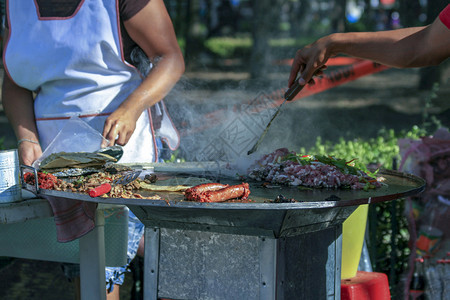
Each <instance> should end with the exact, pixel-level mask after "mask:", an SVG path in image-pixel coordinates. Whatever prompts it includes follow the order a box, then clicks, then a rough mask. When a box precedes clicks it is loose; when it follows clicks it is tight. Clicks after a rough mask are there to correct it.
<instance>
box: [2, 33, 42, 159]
mask: <svg viewBox="0 0 450 300" xmlns="http://www.w3.org/2000/svg"><path fill="white" fill-rule="evenodd" d="M5 36H8V29H5ZM4 40H6V39H4ZM2 104H3V109H4V110H5V114H6V117H7V118H8V120H9V122H10V124H11V126H12V128H13V130H14V133H15V135H16V138H17V140H21V139H28V140H32V141H36V142H37V141H39V135H38V132H37V128H36V121H35V118H34V104H33V95H32V93H31V91H29V90H27V89H24V88H21V87H19V86H18V85H16V84H15V83H14V82H13V81H12V80H11V79H10V78H9V77H8V75H7V74H4V76H3V86H2ZM18 152H19V161H20V163H22V164H25V165H29V166H30V165H31V164H32V163H33V162H34V161H35V160H36V159H38V158H39V157H40V156H41V155H42V149H41V146H40V145H38V144H34V143H31V142H28V141H25V142H23V143H21V144H20V145H19V146H18Z"/></svg>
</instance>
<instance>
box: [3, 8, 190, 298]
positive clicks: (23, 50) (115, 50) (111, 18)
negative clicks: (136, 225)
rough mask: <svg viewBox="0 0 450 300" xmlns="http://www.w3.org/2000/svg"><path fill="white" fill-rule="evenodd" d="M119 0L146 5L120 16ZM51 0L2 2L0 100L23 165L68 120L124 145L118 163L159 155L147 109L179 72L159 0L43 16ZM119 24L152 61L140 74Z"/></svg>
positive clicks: (171, 139)
mask: <svg viewBox="0 0 450 300" xmlns="http://www.w3.org/2000/svg"><path fill="white" fill-rule="evenodd" d="M126 1H128V2H129V3H131V4H130V5H135V4H136V2H142V1H144V2H148V3H146V4H145V5H144V6H143V7H142V8H140V9H139V11H137V12H136V13H135V14H134V15H133V16H132V17H130V18H129V19H127V20H121V15H120V11H119V8H120V7H123V6H124V2H126ZM52 5H53V2H51V1H48V0H21V1H7V2H6V11H7V13H6V14H7V19H6V22H7V29H6V30H5V31H6V32H5V33H6V39H5V46H4V55H3V62H4V67H5V76H4V81H3V94H2V101H3V107H4V110H5V113H6V115H7V117H8V119H9V121H10V123H11V125H12V127H13V129H14V131H15V134H16V137H17V140H18V151H19V159H20V161H21V163H23V164H26V165H31V164H32V163H33V162H34V161H35V160H36V159H38V158H39V157H40V156H41V154H42V150H43V149H45V148H46V147H47V146H48V145H49V144H50V143H51V141H52V140H53V138H54V137H55V136H56V134H57V133H58V132H59V131H60V129H61V128H62V127H63V126H64V123H65V122H66V121H67V120H68V119H69V118H70V117H72V116H78V117H80V118H82V119H83V120H84V121H86V122H87V123H88V124H89V125H90V126H91V127H93V128H95V129H96V130H98V131H99V132H100V133H102V134H103V136H104V137H105V138H106V139H108V140H109V144H110V145H113V144H119V145H124V155H123V157H122V159H121V160H120V162H153V161H157V160H158V157H157V149H156V141H155V134H154V128H153V123H152V115H151V112H150V108H151V107H152V106H154V105H155V104H157V103H158V102H160V101H161V100H162V99H163V97H164V96H165V95H167V93H168V92H169V91H170V89H171V88H172V87H173V86H174V84H175V83H176V82H177V81H178V79H179V78H180V77H181V75H182V74H183V72H184V61H183V57H182V54H181V51H180V48H179V46H178V43H177V40H176V36H175V33H174V31H173V26H172V23H171V20H170V17H169V15H168V13H167V11H166V8H165V6H164V3H163V1H162V0H151V1H149V0H120V1H119V0H116V1H113V0H66V1H65V2H64V4H60V6H61V8H63V9H66V8H69V9H70V8H71V6H72V8H71V9H70V11H69V13H66V14H65V15H63V16H61V15H47V14H46V7H52ZM121 21H122V22H121ZM121 25H122V26H121ZM121 30H126V32H127V33H128V35H129V36H130V37H131V39H133V40H134V42H136V44H137V45H138V46H139V47H140V48H142V49H143V51H144V53H145V54H146V56H147V57H149V58H150V59H151V60H152V61H154V60H157V61H158V63H157V64H156V66H155V67H154V68H153V70H152V71H151V72H150V73H149V74H148V76H146V77H145V78H144V79H142V74H141V73H140V72H139V70H138V69H137V68H135V67H134V66H133V65H131V64H130V63H129V62H127V61H125V59H124V53H123V45H122V35H121ZM34 96H35V97H34ZM158 107H163V108H164V105H162V106H158ZM157 111H160V114H161V115H162V120H163V121H162V122H160V123H161V124H162V125H161V126H162V127H161V128H160V129H159V132H160V133H161V135H162V136H161V139H164V140H165V141H166V142H167V144H168V145H169V147H170V148H173V149H175V148H176V147H177V146H178V144H179V136H178V133H177V132H176V129H175V128H174V126H173V124H172V122H171V121H170V118H168V116H167V112H166V111H165V108H164V109H163V110H161V109H160V108H159V109H158V110H157ZM139 234H140V235H142V234H141V233H138V235H139ZM135 246H136V247H137V245H135ZM135 250H136V249H135ZM135 250H134V251H135ZM113 283H114V284H115V283H116V282H113ZM119 283H120V282H119ZM114 294H117V295H118V289H116V291H115V293H114Z"/></svg>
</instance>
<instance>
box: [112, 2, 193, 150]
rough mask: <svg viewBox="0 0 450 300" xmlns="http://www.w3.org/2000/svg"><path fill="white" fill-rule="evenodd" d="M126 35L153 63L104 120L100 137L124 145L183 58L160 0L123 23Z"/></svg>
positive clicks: (181, 66)
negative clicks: (139, 81)
mask: <svg viewBox="0 0 450 300" xmlns="http://www.w3.org/2000/svg"><path fill="white" fill-rule="evenodd" d="M124 25H125V28H126V30H127V32H128V34H129V35H130V37H131V38H132V39H133V40H134V41H135V42H136V43H137V44H138V45H139V46H140V47H141V48H142V50H144V52H145V54H146V55H147V56H148V57H149V58H150V60H152V61H156V58H157V63H156V65H155V67H154V68H153V69H152V71H151V72H150V74H149V75H148V76H147V77H146V78H145V79H144V81H143V82H142V84H141V85H140V86H139V87H138V88H137V89H136V90H135V91H134V92H133V93H132V94H131V95H130V96H129V97H128V98H127V99H126V100H125V101H124V102H123V103H122V104H121V105H120V106H119V107H118V108H117V110H116V111H114V112H113V113H112V114H111V115H110V116H109V117H108V118H107V120H106V122H105V126H104V129H103V136H104V137H105V138H107V139H108V140H110V141H111V144H114V141H115V137H116V136H119V137H118V139H117V140H116V141H115V142H116V143H117V144H120V145H125V144H126V143H127V142H128V140H129V139H130V137H131V135H132V134H133V132H134V129H135V128H136V121H137V119H138V118H139V116H140V115H141V114H142V112H143V111H144V110H145V109H147V108H149V107H151V106H152V105H154V104H155V103H157V102H159V101H160V100H161V99H163V98H164V97H165V96H166V95H167V94H168V93H169V91H170V90H171V89H172V87H173V86H174V85H175V83H176V82H177V81H178V80H179V78H180V77H181V75H182V74H183V73H184V59H183V55H182V53H181V50H180V47H179V46H178V42H177V39H176V36H175V32H174V29H173V25H172V21H171V20H170V17H169V14H168V13H167V10H166V8H165V6H164V2H163V1H162V0H152V1H150V2H149V3H148V4H147V5H146V6H145V7H144V8H143V9H142V10H141V11H139V12H138V13H137V14H136V15H135V16H133V17H132V18H131V19H129V20H127V21H125V22H124Z"/></svg>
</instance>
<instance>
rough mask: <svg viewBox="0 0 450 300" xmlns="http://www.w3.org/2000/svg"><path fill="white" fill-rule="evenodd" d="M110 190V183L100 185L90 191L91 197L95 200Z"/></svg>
mask: <svg viewBox="0 0 450 300" xmlns="http://www.w3.org/2000/svg"><path fill="white" fill-rule="evenodd" d="M110 190H111V185H110V184H109V183H104V184H102V185H99V186H98V187H96V188H93V189H92V190H90V191H89V196H91V197H93V198H94V197H98V196H101V195H103V194H106V193H108V192H109V191H110Z"/></svg>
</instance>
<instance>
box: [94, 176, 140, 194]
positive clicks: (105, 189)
mask: <svg viewBox="0 0 450 300" xmlns="http://www.w3.org/2000/svg"><path fill="white" fill-rule="evenodd" d="M141 172H142V171H141V170H135V171H131V172H128V173H127V174H125V175H123V176H121V177H119V178H117V179H116V180H114V181H113V182H111V183H103V184H101V185H99V186H98V187H96V188H93V189H92V190H90V191H89V196H91V197H99V196H101V195H104V194H106V193H109V191H111V189H112V187H113V186H114V185H117V184H121V185H126V184H129V183H131V182H133V181H135V180H136V179H137V178H138V177H139V175H140V174H141Z"/></svg>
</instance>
